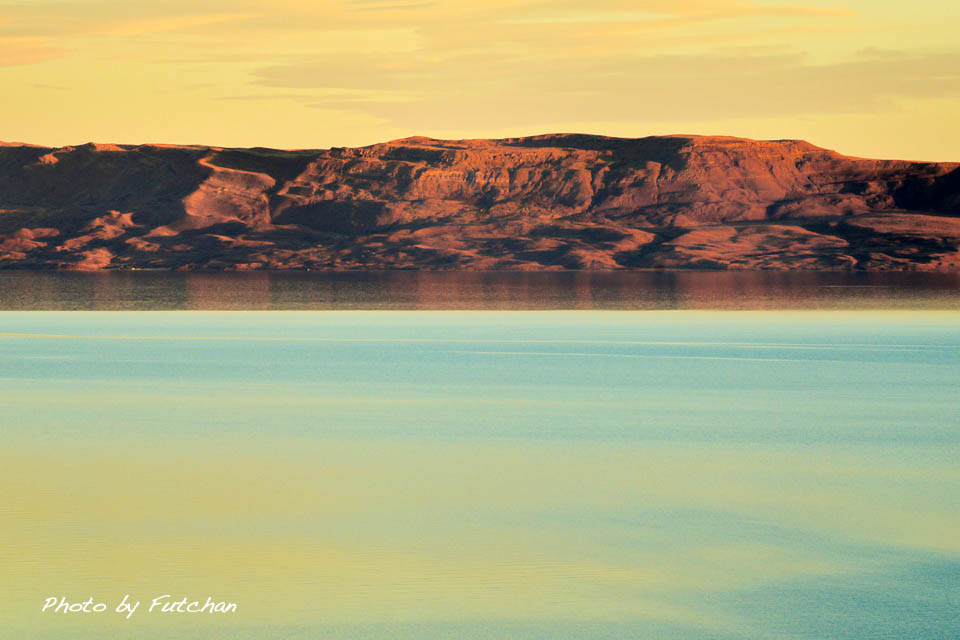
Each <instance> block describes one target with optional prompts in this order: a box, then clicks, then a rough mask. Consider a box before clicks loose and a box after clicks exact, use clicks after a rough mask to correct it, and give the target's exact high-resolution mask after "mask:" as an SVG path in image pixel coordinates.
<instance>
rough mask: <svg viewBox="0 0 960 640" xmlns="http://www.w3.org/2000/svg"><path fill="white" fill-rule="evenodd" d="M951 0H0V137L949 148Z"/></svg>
mask: <svg viewBox="0 0 960 640" xmlns="http://www.w3.org/2000/svg"><path fill="white" fill-rule="evenodd" d="M958 27H960V3H957V2H956V0H912V1H911V2H909V3H904V2H902V0H895V1H894V0H814V1H803V0H783V1H780V0H590V1H589V2H586V1H584V0H579V1H573V0H549V1H548V0H528V1H523V0H482V1H478V0H327V1H322V2H308V1H304V0H269V1H261V0H151V1H150V2H130V0H0V95H2V96H3V97H2V99H0V140H6V141H21V142H30V143H35V144H44V145H51V146H61V145H67V144H81V143H84V142H88V141H96V142H113V143H144V142H163V143H176V144H210V145H218V146H268V147H277V148H327V147H331V146H361V145H366V144H373V143H376V142H382V141H386V140H391V139H396V138H402V137H406V136H411V135H426V136H433V137H438V138H453V139H460V138H498V137H509V136H521V135H534V134H539V133H552V132H580V133H596V134H603V135H613V136H624V137H643V136H648V135H661V134H703V135H733V136H743V137H749V138H759V139H781V138H801V139H805V140H808V141H810V142H812V143H814V144H817V145H820V146H823V147H827V148H830V149H835V150H837V151H839V152H841V153H845V154H848V155H856V156H865V157H882V158H900V159H910V160H948V161H960V117H958V115H960V43H958V39H957V37H956V33H957V31H958Z"/></svg>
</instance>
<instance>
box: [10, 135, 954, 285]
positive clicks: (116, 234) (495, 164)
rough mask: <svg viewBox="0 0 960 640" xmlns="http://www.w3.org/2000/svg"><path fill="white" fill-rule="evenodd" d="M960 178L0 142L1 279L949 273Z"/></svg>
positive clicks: (555, 142)
mask: <svg viewBox="0 0 960 640" xmlns="http://www.w3.org/2000/svg"><path fill="white" fill-rule="evenodd" d="M958 246H960V165H957V164H951V163H932V162H905V161H891V160H867V159H860V158H851V157H846V156H842V155H839V154H837V153H834V152H832V151H828V150H826V149H821V148H818V147H815V146H813V145H811V144H808V143H806V142H802V141H794V140H779V141H754V140H743V139H738V138H720V137H697V136H667V137H651V138H640V139H622V138H606V137H601V136H588V135H544V136H535V137H530V138H513V139H504V140H460V141H445V140H433V139H429V138H408V139H404V140H397V141H394V142H388V143H384V144H378V145H373V146H370V147H363V148H357V149H342V148H334V149H330V150H324V151H277V150H272V149H261V148H255V149H221V148H213V147H197V146H166V145H141V146H117V145H95V144H87V145H82V146H78V147H63V148H59V149H50V148H43V147H36V146H30V145H20V144H9V143H8V144H0V267H6V268H27V269H131V268H141V269H143V268H162V269H231V270H233V269H411V268H412V269H471V270H494V269H538V270H539V269H645V268H698V269H868V270H880V269H911V270H956V269H960V253H958Z"/></svg>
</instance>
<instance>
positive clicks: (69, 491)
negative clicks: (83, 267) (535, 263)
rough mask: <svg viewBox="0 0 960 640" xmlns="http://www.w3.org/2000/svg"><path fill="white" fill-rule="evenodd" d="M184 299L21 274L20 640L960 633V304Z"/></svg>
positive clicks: (197, 292)
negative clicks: (216, 608)
mask: <svg viewBox="0 0 960 640" xmlns="http://www.w3.org/2000/svg"><path fill="white" fill-rule="evenodd" d="M161 275H163V274H107V275H106V277H102V276H99V275H96V276H94V275H86V274H64V275H63V276H62V277H61V275H59V274H23V273H18V274H10V273H0V282H3V283H4V287H3V289H2V292H3V293H2V298H0V303H2V306H3V307H5V308H7V309H20V310H16V311H7V312H4V313H0V428H2V441H3V446H2V447H0V491H2V495H3V499H2V500H0V522H2V524H3V526H2V533H0V575H2V576H4V578H3V580H0V621H2V625H3V629H4V634H9V637H15V638H18V639H24V640H32V639H38V640H39V639H40V638H43V639H45V640H49V639H58V640H59V639H61V638H62V639H64V640H66V639H68V638H69V639H70V640H94V639H98V640H99V639H102V638H108V637H109V638H137V639H138V640H140V639H147V640H151V639H156V640H160V639H169V638H173V637H184V638H187V637H189V638H198V639H204V640H228V639H229V640H248V639H249V640H252V639H254V638H289V639H293V640H301V639H302V640H306V639H308V638H309V639H313V638H336V639H344V640H345V639H348V638H349V639H356V638H368V639H372V640H381V639H382V640H387V639H390V640H397V639H410V640H413V639H441V638H454V637H456V638H484V639H500V638H518V639H539V638H545V637H549V638H571V639H572V638H588V639H601V638H603V639H614V638H616V639H619V638H664V639H666V638H671V639H673V638H679V639H687V638H689V639H694V638H696V639H700V638H718V639H730V640H733V639H757V640H760V639H768V638H798V639H799V638H804V639H811V640H813V639H817V640H821V639H822V638H831V639H850V640H853V639H857V640H860V639H864V638H919V639H926V638H929V639H934V638H952V637H960V618H958V616H957V603H958V601H960V537H958V536H957V532H958V531H960V465H958V463H957V460H958V459H960V458H958V456H960V411H958V400H957V390H958V389H960V313H958V312H957V307H958V305H957V300H958V296H957V291H956V279H955V278H954V277H953V276H942V277H939V279H937V278H934V279H925V278H924V277H923V276H922V275H918V274H912V275H911V274H906V275H904V274H898V275H883V274H880V275H877V274H872V275H866V276H865V277H860V276H851V278H853V280H850V279H844V277H843V274H832V275H831V274H826V275H825V274H820V275H811V274H792V275H790V274H779V275H775V276H768V275H766V274H625V275H626V276H627V277H626V278H625V279H618V278H616V277H614V275H616V274H600V275H599V276H596V277H594V276H589V277H584V275H583V274H567V273H560V274H507V276H508V277H505V279H501V280H497V278H501V277H502V274H494V275H490V274H402V273H401V274H365V275H357V274H336V275H333V276H315V275H314V274H298V275H295V276H279V277H278V276H277V275H276V274H242V275H237V276H233V275H231V274H227V276H226V277H223V278H219V277H217V275H216V274H177V275H176V276H173V277H171V278H164V277H161ZM861 275H865V274H861ZM460 276H463V277H460ZM858 278H859V279H858ZM910 278H913V280H912V282H913V286H912V287H910V288H904V287H906V285H904V282H909V281H910ZM651 279H652V280H651ZM657 279H659V280H657ZM654 281H659V282H661V283H662V286H660V287H657V286H654V285H653V284H651V283H652V282H654ZM801 282H807V289H803V288H802V286H801V285H800V284H798V283H801ZM236 283H245V284H244V285H243V286H240V285H238V284H236ZM371 283H380V284H379V285H376V284H371ZM505 283H506V284H505ZM510 283H513V285H512V288H511V285H510ZM777 283H781V284H779V285H778V284H777ZM784 283H786V284H784ZM778 286H779V287H780V289H778V288H777V287H778ZM377 287H380V288H379V289H378V288H377ZM411 287H414V288H413V289H411ZM450 287H453V289H451V288H450ZM778 290H779V291H785V290H786V291H787V294H788V295H785V296H783V295H781V296H780V297H779V298H778V293H777V291H778ZM484 291H486V292H487V294H485V295H480V294H478V292H481V293H482V292H484ZM145 292H146V293H145ZM310 292H312V293H310ZM618 292H619V293H618ZM245 299H246V300H248V301H249V302H248V304H247V306H248V307H255V308H264V309H296V308H297V307H298V306H299V307H301V308H302V307H308V308H331V307H332V308H341V309H344V308H345V309H347V310H335V311H330V310H327V311H297V310H288V311H285V312H276V311H224V310H218V311H214V310H207V311H183V310H172V311H171V310H168V311H134V312H117V311H102V310H101V311H33V310H26V309H31V308H34V309H35V308H59V309H64V308H66V309H71V308H73V309H76V308H83V309H116V308H122V309H127V308H136V307H138V306H142V307H146V308H155V309H197V308H199V309H203V308H207V309H209V308H215V309H230V308H237V307H238V306H243V300H245ZM574 300H578V301H580V303H578V305H579V306H582V307H583V309H585V310H549V309H551V308H553V307H557V306H564V305H567V306H571V307H572V306H577V305H574V304H573V302H572V301H574ZM777 300H779V301H780V308H781V310H778V311H771V310H765V309H769V308H775V305H776V302H777ZM235 305H236V306H235ZM456 305H460V306H462V307H472V308H474V309H476V308H478V307H479V308H480V309H488V310H463V309H461V310H430V311H427V310H410V309H423V308H424V307H426V308H431V309H443V308H449V307H453V306H456ZM511 305H512V306H513V307H515V308H527V309H540V310H536V311H534V310H528V311H502V310H490V309H500V308H502V307H508V306H511ZM358 307H359V308H364V307H366V309H365V310H356V309H357V308H358ZM890 307H894V308H893V309H892V310H891V309H890ZM351 308H352V309H353V310H351ZM738 308H741V309H742V308H746V309H752V310H718V309H738ZM811 308H812V309H818V310H813V311H812V310H809V309H811ZM384 309H388V310H384ZM397 309H408V310H397ZM605 309H606V310H605ZM611 309H633V310H611ZM637 309H649V310H637ZM783 309H789V310H783ZM798 309H799V310H798ZM884 309H885V310H884ZM162 594H171V595H172V596H174V597H175V598H177V599H179V598H180V597H188V598H190V599H191V600H193V599H197V600H200V601H201V602H202V601H203V600H204V599H205V598H206V597H208V596H210V597H212V598H214V599H215V600H223V601H229V602H235V603H237V611H236V612H235V613H233V614H217V615H208V614H175V613H168V614H161V613H158V612H153V613H147V612H146V611H145V608H146V607H147V606H149V601H150V600H151V599H152V598H154V597H156V596H158V595H162ZM125 595H129V596H130V598H131V599H134V600H140V601H144V604H142V605H141V610H140V611H138V612H137V613H136V614H135V615H133V616H132V617H131V618H130V619H129V620H127V619H124V617H123V616H121V615H118V614H115V613H113V612H112V608H113V606H115V604H116V603H118V602H120V600H121V599H122V598H123V597H124V596H125ZM51 596H57V597H66V598H67V599H68V600H71V601H80V602H82V601H84V600H86V599H87V598H88V597H92V598H94V599H95V600H96V601H102V602H105V603H107V604H109V605H110V610H108V612H106V613H103V614H92V613H91V614H82V613H77V614H57V613H52V612H49V611H48V612H41V606H42V605H43V603H44V600H45V599H46V598H47V597H51ZM5 637H6V636H5Z"/></svg>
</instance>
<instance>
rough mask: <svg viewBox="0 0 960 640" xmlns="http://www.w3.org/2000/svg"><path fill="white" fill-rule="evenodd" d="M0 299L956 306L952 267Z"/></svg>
mask: <svg viewBox="0 0 960 640" xmlns="http://www.w3.org/2000/svg"><path fill="white" fill-rule="evenodd" d="M0 309H8V310H41V309H51V310H101V311H110V310H172V309H184V310H185V309H193V310H227V309H234V310H251V309H258V310H268V309H273V310H276V309H282V310H311V309H312V310H320V309H423V310H426V309H431V310H433V309H501V310H517V309H558V310H559V309H634V310H638V309H954V310H960V273H817V272H803V271H799V272H778V271H767V272H730V271H724V272H702V271H701V272H697V271H647V272H623V271H621V272H603V271H598V272H590V271H577V272H530V273H517V272H416V271H354V272H339V273H337V272H322V273H317V272H312V273H306V272H255V273H176V272H174V273H171V272H144V271H140V272H107V273H57V272H39V273H37V272H17V271H0Z"/></svg>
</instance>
